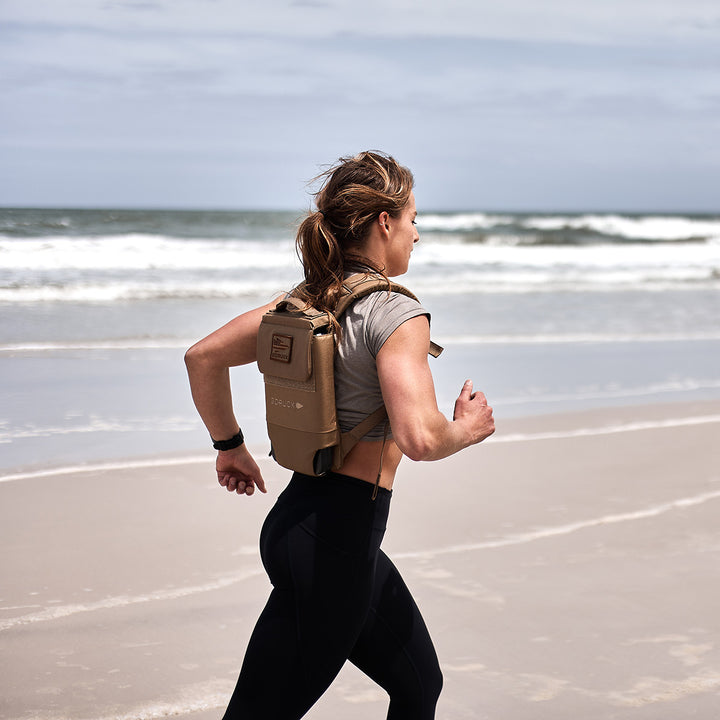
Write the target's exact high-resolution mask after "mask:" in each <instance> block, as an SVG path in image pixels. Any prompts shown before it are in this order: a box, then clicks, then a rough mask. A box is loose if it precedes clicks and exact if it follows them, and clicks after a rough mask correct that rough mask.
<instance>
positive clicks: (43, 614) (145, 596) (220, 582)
mask: <svg viewBox="0 0 720 720" xmlns="http://www.w3.org/2000/svg"><path fill="white" fill-rule="evenodd" d="M262 572H263V571H262V568H255V567H253V568H249V569H246V570H241V571H240V572H236V573H232V574H230V575H223V576H221V577H218V578H214V579H212V580H208V581H207V582H205V583H201V584H199V585H188V586H184V587H176V588H166V589H163V590H151V591H149V592H147V593H141V594H139V595H116V596H113V597H107V598H103V599H102V600H97V601H95V602H89V603H72V604H70V605H53V606H52V607H49V608H44V609H43V610H40V611H39V612H35V613H28V614H26V615H21V616H20V617H14V618H8V619H5V620H0V632H2V631H4V630H10V629H12V628H15V627H19V626H22V625H31V624H34V623H38V622H47V621H49V620H59V619H61V618H65V617H69V616H70V615H77V614H78V613H86V612H96V611H98V610H112V609H116V608H121V607H127V606H128V605H137V604H138V603H147V602H158V601H167V600H178V599H179V598H183V597H187V596H189V595H197V594H198V593H205V592H212V591H214V590H222V589H223V588H226V587H229V586H231V585H235V584H237V583H239V582H242V581H244V580H248V579H249V578H251V577H257V576H258V575H261V574H262Z"/></svg>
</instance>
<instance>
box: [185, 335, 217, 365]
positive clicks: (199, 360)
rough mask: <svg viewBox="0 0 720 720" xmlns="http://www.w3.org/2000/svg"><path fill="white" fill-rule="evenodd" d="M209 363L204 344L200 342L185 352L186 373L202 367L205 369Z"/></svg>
mask: <svg viewBox="0 0 720 720" xmlns="http://www.w3.org/2000/svg"><path fill="white" fill-rule="evenodd" d="M210 362H211V357H210V354H209V353H208V352H207V349H206V347H205V344H204V343H203V341H202V340H200V342H197V343H195V344H194V345H193V346H192V347H190V348H188V349H187V350H186V351H185V367H186V368H187V370H188V372H193V371H195V370H199V369H200V368H202V367H207V366H208V364H209V363H210Z"/></svg>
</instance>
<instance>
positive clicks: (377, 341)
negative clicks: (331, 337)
mask: <svg viewBox="0 0 720 720" xmlns="http://www.w3.org/2000/svg"><path fill="white" fill-rule="evenodd" d="M418 315H426V316H427V318H428V321H429V320H430V313H428V312H427V310H425V309H424V308H423V306H422V305H420V303H419V302H417V301H416V300H413V299H412V298H409V297H407V296H406V295H402V294H400V293H396V292H391V293H389V294H388V292H387V290H379V291H377V292H374V293H371V294H370V295H367V296H366V297H364V298H361V299H360V300H357V301H356V302H355V303H353V304H352V305H351V306H350V308H349V309H348V310H347V312H345V313H344V314H343V316H342V317H341V318H340V326H341V327H342V337H341V340H340V347H339V348H338V353H337V355H336V356H335V405H336V406H337V415H338V423H339V424H340V429H341V431H342V432H347V431H348V430H352V428H353V427H355V425H357V424H358V423H359V422H360V421H361V420H364V419H365V418H366V417H367V416H368V415H369V414H370V413H372V412H374V411H375V410H377V409H378V408H379V407H380V406H381V405H382V404H383V397H382V391H381V390H380V381H379V380H378V374H377V366H376V364H375V359H376V357H377V354H378V352H379V351H380V348H381V347H382V346H383V344H384V343H385V341H386V340H387V339H388V338H389V337H390V336H391V335H392V334H393V333H394V332H395V330H397V328H398V327H400V325H402V324H403V323H404V322H405V321H406V320H410V319H411V318H414V317H417V316H418ZM384 433H385V423H384V422H382V423H379V424H378V425H376V426H375V427H374V428H373V429H372V430H371V431H370V432H369V433H367V435H365V438H364V439H365V440H382V438H383V436H384ZM391 436H392V433H391V432H390V431H388V437H391Z"/></svg>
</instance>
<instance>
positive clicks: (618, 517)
mask: <svg viewBox="0 0 720 720" xmlns="http://www.w3.org/2000/svg"><path fill="white" fill-rule="evenodd" d="M719 498H720V490H715V491H711V492H705V493H700V494H698V495H692V496H689V497H684V498H679V499H677V500H671V501H670V502H666V503H660V504H658V505H652V506H650V507H647V508H642V509H640V510H634V511H630V512H625V513H615V514H612V515H601V516H600V517H595V518H589V519H587V520H579V521H578V522H573V523H568V524H566V525H558V526H555V527H546V528H539V529H537V530H529V531H527V532H523V533H517V534H513V535H505V536H503V537H499V538H496V539H493V540H485V541H482V542H477V543H463V544H459V545H446V546H444V547H437V548H431V549H428V550H417V551H410V552H404V553H403V552H399V553H394V554H393V557H395V558H398V559H412V560H432V559H433V558H436V557H438V556H441V555H455V554H459V553H469V552H477V551H480V550H496V549H498V548H504V547H511V546H513V545H524V544H526V543H531V542H536V541H538V540H547V539H549V538H554V537H560V536H562V535H571V534H573V533H576V532H580V531H582V530H587V529H589V528H594V527H601V526H603V525H615V524H617V523H625V522H634V521H637V520H648V519H651V518H655V517H659V516H661V515H665V514H667V513H669V512H672V511H674V510H682V509H685V508H689V507H696V506H698V505H703V504H705V503H707V502H711V501H713V500H717V499H719Z"/></svg>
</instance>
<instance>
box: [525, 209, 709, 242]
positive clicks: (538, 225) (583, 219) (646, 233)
mask: <svg viewBox="0 0 720 720" xmlns="http://www.w3.org/2000/svg"><path fill="white" fill-rule="evenodd" d="M519 224H520V225H522V226H523V227H526V228H532V229H537V230H561V229H563V228H570V229H576V230H589V231H591V232H596V233H600V234H602V235H611V236H614V237H623V238H627V239H628V240H659V241H677V240H690V239H693V238H704V239H710V240H720V218H712V219H705V218H691V217H683V216H676V217H669V216H662V215H655V216H653V215H645V216H638V217H634V216H627V215H582V216H562V215H560V216H552V217H544V216H536V217H529V218H527V219H525V220H523V221H521V222H520V223H519Z"/></svg>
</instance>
